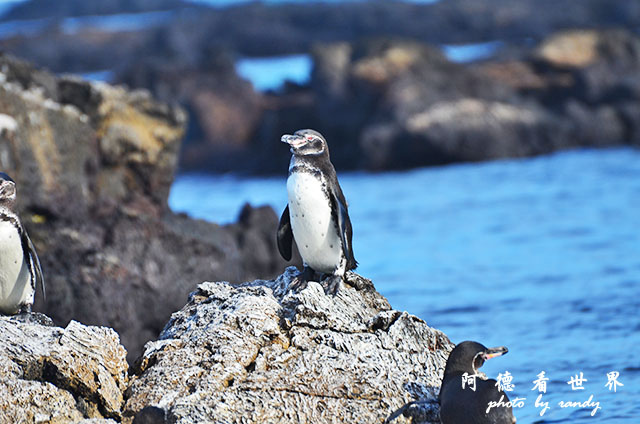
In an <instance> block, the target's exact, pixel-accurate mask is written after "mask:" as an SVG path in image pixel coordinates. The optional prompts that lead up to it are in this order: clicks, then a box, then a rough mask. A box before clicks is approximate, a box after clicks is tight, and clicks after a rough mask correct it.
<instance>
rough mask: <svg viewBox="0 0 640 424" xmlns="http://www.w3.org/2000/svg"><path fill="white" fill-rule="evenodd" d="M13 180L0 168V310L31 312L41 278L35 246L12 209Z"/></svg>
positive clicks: (41, 281)
mask: <svg viewBox="0 0 640 424" xmlns="http://www.w3.org/2000/svg"><path fill="white" fill-rule="evenodd" d="M15 200H16V183H15V182H14V181H13V180H12V179H11V177H9V176H8V175H7V174H5V173H4V172H0V313H3V314H7V315H14V314H17V313H30V312H31V306H32V305H33V299H34V295H35V290H36V284H40V285H41V287H42V292H43V294H44V278H43V277H42V269H41V268H40V261H39V259H38V255H37V254H36V250H35V248H34V247H33V243H31V239H30V238H29V235H28V234H27V231H26V230H25V229H24V227H23V226H22V223H21V222H20V218H18V215H16V213H15V212H14V211H13V206H14V203H15Z"/></svg>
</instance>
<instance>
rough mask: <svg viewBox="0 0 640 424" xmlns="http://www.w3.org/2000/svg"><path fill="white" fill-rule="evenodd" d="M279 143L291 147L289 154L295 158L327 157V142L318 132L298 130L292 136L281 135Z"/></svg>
mask: <svg viewBox="0 0 640 424" xmlns="http://www.w3.org/2000/svg"><path fill="white" fill-rule="evenodd" d="M280 141H282V142H283V143H287V144H288V145H289V146H291V153H293V154H294V155H296V156H323V155H327V156H328V155H329V147H328V146H327V140H325V139H324V137H323V136H322V134H320V133H319V132H318V131H314V130H298V131H296V132H295V133H293V135H290V134H285V135H283V136H282V138H280Z"/></svg>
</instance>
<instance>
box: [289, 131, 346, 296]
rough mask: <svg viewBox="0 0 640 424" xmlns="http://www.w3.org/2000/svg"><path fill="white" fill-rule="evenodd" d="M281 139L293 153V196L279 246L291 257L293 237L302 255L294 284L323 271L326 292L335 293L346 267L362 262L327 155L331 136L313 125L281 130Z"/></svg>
mask: <svg viewBox="0 0 640 424" xmlns="http://www.w3.org/2000/svg"><path fill="white" fill-rule="evenodd" d="M281 141H282V142H283V143H287V144H288V145H289V146H291V153H292V154H293V156H292V157H291V163H290V164H289V178H288V179H287V194H288V197H289V202H288V205H287V207H286V208H285V210H284V212H283V213H282V217H281V218H280V224H279V226H278V250H279V251H280V254H281V255H282V257H283V258H284V259H286V260H291V250H292V244H293V239H295V240H296V244H297V246H298V250H299V251H300V256H302V260H303V261H304V271H303V273H302V275H301V276H300V277H298V279H297V280H296V281H295V282H294V283H293V284H292V287H291V288H292V289H294V290H298V289H300V290H301V289H303V288H305V287H306V285H307V282H308V281H312V280H313V279H315V278H320V279H322V278H323V277H324V280H323V281H322V285H323V287H324V289H325V292H326V293H332V294H335V293H337V291H338V287H339V286H340V281H343V280H344V275H345V273H346V272H347V271H349V270H352V269H355V268H356V266H357V265H358V263H357V262H356V259H355V258H354V256H353V249H352V247H351V237H352V229H351V220H350V219H349V212H348V209H347V201H346V200H345V198H344V194H343V193H342V189H341V188H340V184H338V178H337V176H336V170H335V169H334V168H333V165H332V164H331V161H330V160H329V147H328V146H327V141H326V140H325V139H324V137H323V136H322V135H321V134H320V133H318V132H317V131H314V130H299V131H296V132H295V133H294V134H293V135H283V136H282V139H281ZM317 274H324V275H320V276H319V277H317Z"/></svg>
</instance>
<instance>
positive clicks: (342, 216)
mask: <svg viewBox="0 0 640 424" xmlns="http://www.w3.org/2000/svg"><path fill="white" fill-rule="evenodd" d="M331 201H332V202H333V204H334V206H335V211H336V215H337V218H338V229H339V232H340V240H341V241H342V249H343V251H344V257H345V258H346V259H347V270H351V269H354V268H355V267H357V266H358V262H357V261H356V259H355V258H354V256H353V248H352V245H351V238H352V236H353V229H352V228H351V219H349V212H348V211H347V204H346V200H345V199H344V195H343V194H342V191H339V192H338V193H337V194H336V193H332V195H331Z"/></svg>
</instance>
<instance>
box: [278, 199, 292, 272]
mask: <svg viewBox="0 0 640 424" xmlns="http://www.w3.org/2000/svg"><path fill="white" fill-rule="evenodd" d="M277 239H278V250H279V251H280V255H282V257H283V258H284V259H285V260H286V261H290V260H291V250H292V249H293V230H292V229H291V219H290V217H289V205H287V207H286V208H284V212H282V216H281V217H280V223H279V224H278V232H277Z"/></svg>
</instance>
